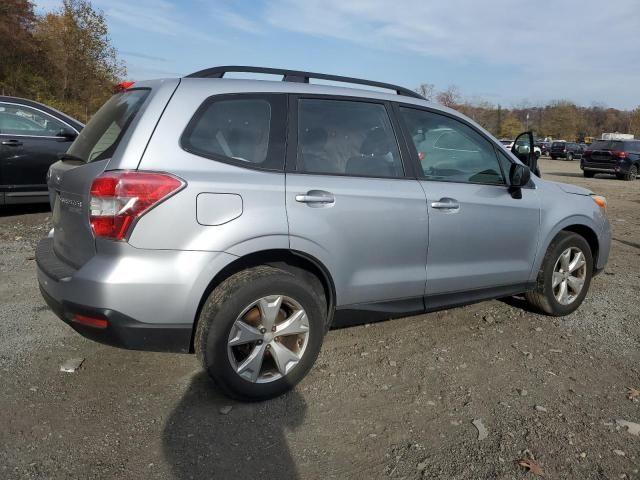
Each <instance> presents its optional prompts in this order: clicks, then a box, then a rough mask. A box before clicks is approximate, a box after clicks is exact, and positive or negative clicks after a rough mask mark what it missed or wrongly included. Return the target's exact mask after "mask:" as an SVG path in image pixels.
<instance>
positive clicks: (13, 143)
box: [2, 139, 22, 147]
mask: <svg viewBox="0 0 640 480" xmlns="http://www.w3.org/2000/svg"><path fill="white" fill-rule="evenodd" d="M2 145H7V146H8V147H20V146H21V145H22V142H21V141H20V140H13V139H12V140H3V141H2Z"/></svg>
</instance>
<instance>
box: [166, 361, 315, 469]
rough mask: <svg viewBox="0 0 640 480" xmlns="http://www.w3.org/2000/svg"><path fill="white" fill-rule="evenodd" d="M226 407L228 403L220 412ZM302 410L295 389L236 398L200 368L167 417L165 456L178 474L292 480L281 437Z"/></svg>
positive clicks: (303, 405) (286, 448) (299, 420)
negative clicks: (265, 397) (257, 398)
mask: <svg viewBox="0 0 640 480" xmlns="http://www.w3.org/2000/svg"><path fill="white" fill-rule="evenodd" d="M225 407H226V408H229V407H232V408H231V410H230V411H228V412H226V411H225V412H226V413H224V414H223V413H222V412H221V409H223V408H225ZM223 411H224V410H223ZM306 411H307V406H306V402H305V400H304V398H303V397H302V396H301V395H300V394H299V393H298V392H296V391H295V390H293V391H291V392H289V393H287V394H285V395H283V396H281V397H278V398H275V399H273V400H269V401H266V402H261V403H239V402H235V401H233V400H230V399H228V398H226V397H224V396H222V394H221V393H220V392H219V391H218V389H216V387H215V385H214V383H213V382H212V381H211V380H210V379H209V377H208V376H207V374H206V373H204V372H202V373H199V374H197V375H196V376H194V377H193V379H192V381H191V384H190V385H189V387H188V388H187V390H186V392H185V394H184V396H183V398H182V399H181V400H180V403H179V404H178V405H177V406H176V408H175V409H174V410H173V412H172V413H171V414H170V416H169V418H168V419H167V422H166V424H165V427H164V431H163V435H162V447H163V453H164V457H165V459H166V460H167V462H168V463H169V464H170V465H171V469H172V471H173V474H174V476H175V478H178V479H193V478H238V479H240V478H287V479H295V478H298V472H297V469H296V466H295V463H294V461H293V458H292V456H291V453H290V451H289V445H288V443H287V438H286V437H287V433H288V432H290V431H292V430H295V429H296V428H297V427H298V426H299V425H301V423H302V421H303V420H304V417H305V415H306Z"/></svg>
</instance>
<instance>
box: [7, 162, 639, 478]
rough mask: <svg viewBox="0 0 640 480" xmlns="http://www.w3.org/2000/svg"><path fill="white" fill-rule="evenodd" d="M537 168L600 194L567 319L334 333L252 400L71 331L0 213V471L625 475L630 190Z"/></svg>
mask: <svg viewBox="0 0 640 480" xmlns="http://www.w3.org/2000/svg"><path fill="white" fill-rule="evenodd" d="M541 169H542V171H543V175H544V176H545V178H548V179H551V180H556V181H562V182H569V183H575V184H578V185H582V186H586V187H588V188H590V189H592V190H594V191H595V192H597V193H601V194H604V195H606V196H607V198H608V200H609V217H610V220H611V223H612V226H613V237H614V241H613V245H612V253H611V257H610V261H609V266H608V268H607V270H606V271H605V272H604V273H603V274H601V275H599V276H598V277H596V278H595V279H594V281H593V283H592V286H591V291H590V293H589V295H588V296H587V299H586V301H585V303H584V305H583V306H582V307H581V308H580V309H579V310H578V311H577V312H575V313H574V314H572V315H570V316H568V317H566V318H562V319H552V318H548V317H544V316H541V315H537V314H533V313H530V312H528V311H526V310H524V309H522V308H521V302H520V301H518V299H510V300H505V301H491V302H483V303H480V304H477V305H472V306H468V307H463V308H456V309H451V310H446V311H442V312H437V313H431V314H428V315H421V316H417V317H410V318H404V319H399V320H393V321H388V322H380V323H376V324H372V325H363V326H359V327H353V328H346V329H340V330H334V331H331V332H330V333H329V334H328V335H327V337H326V339H325V343H324V347H323V351H322V353H321V356H320V358H319V359H318V362H317V364H316V366H315V368H314V369H313V370H312V372H311V373H310V375H309V376H308V377H307V378H306V379H305V380H304V381H303V382H302V383H301V384H300V385H299V386H298V387H297V388H296V390H295V391H293V392H291V393H289V394H287V395H285V396H283V397H281V398H278V399H276V400H272V401H269V402H264V403H260V404H240V403H235V402H231V401H229V400H227V399H226V398H224V397H223V396H221V395H220V394H219V393H218V392H217V391H216V389H215V387H214V386H213V385H212V384H211V383H210V382H209V380H208V379H207V377H206V376H205V375H204V374H203V373H202V372H201V371H200V368H199V366H198V364H197V362H196V359H195V357H193V356H190V355H171V354H156V353H144V352H132V351H125V350H119V349H115V348H111V347H107V346H103V345H99V344H96V343H92V342H90V341H88V340H85V339H84V338H82V337H80V336H79V335H77V334H75V333H74V332H73V331H72V330H71V329H70V328H69V327H67V326H66V325H64V324H63V323H62V322H61V321H59V320H58V319H57V318H55V316H54V315H53V314H52V313H51V312H50V311H49V310H48V309H47V308H46V306H45V304H44V302H43V301H42V299H41V298H40V295H39V292H38V288H37V283H36V279H35V265H34V263H35V262H34V261H33V255H34V247H35V244H36V242H37V241H38V239H39V238H40V237H42V236H44V235H46V233H47V231H48V228H49V226H48V222H49V213H48V212H47V211H46V209H44V208H42V207H22V208H12V209H5V210H3V211H0V372H1V383H2V390H1V391H0V425H1V426H2V428H1V429H0V478H2V479H13V478H42V479H45V478H46V479H49V478H82V479H89V478H109V479H112V478H123V479H124V478H136V477H137V478H161V479H169V478H177V479H192V478H194V479H198V478H248V477H250V476H251V477H258V478H346V477H352V478H393V479H399V478H408V479H414V478H450V479H458V478H460V479H462V478H469V479H472V478H474V479H475V478H498V479H512V478H514V479H519V478H527V477H531V478H533V476H534V474H533V473H531V472H527V469H526V468H524V467H523V466H519V465H518V464H517V463H516V461H517V460H519V459H523V458H524V459H529V460H535V462H536V464H537V465H540V467H541V468H542V469H543V471H544V475H545V478H578V479H587V478H594V479H596V478H597V479H603V478H613V479H617V478H621V479H624V478H629V479H631V478H640V473H639V469H640V435H633V434H632V433H631V430H632V429H633V425H631V429H629V430H628V429H627V426H625V425H626V424H624V423H620V421H623V422H624V421H626V422H636V423H640V402H639V401H638V399H636V400H635V401H634V400H630V399H628V395H627V387H635V388H638V389H640V351H639V348H638V347H639V345H640V307H639V306H638V301H637V297H638V285H639V284H640V239H639V238H638V231H639V226H640V207H639V206H638V204H639V203H640V181H636V182H634V183H631V182H622V181H617V180H615V179H614V178H613V177H607V176H598V177H597V178H595V179H585V178H583V177H582V175H581V173H580V170H579V168H578V165H577V162H572V163H570V162H563V161H551V160H542V162H541ZM72 358H82V359H84V362H83V363H82V366H81V367H80V368H79V369H78V370H77V371H76V372H75V373H63V372H61V371H60V366H61V365H62V364H63V363H64V362H65V361H66V360H69V359H72ZM474 421H475V424H474V423H473V422H474ZM476 425H477V427H476ZM485 435H486V438H483V439H480V438H481V437H484V436H485ZM533 466H534V468H535V465H533Z"/></svg>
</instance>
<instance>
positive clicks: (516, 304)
mask: <svg viewBox="0 0 640 480" xmlns="http://www.w3.org/2000/svg"><path fill="white" fill-rule="evenodd" d="M498 301H499V302H502V303H506V304H507V305H509V306H511V307H513V308H518V309H520V310H524V311H526V312H529V313H540V312H539V311H538V310H536V309H535V308H533V307H532V306H531V305H530V304H529V302H527V300H526V299H525V298H524V295H514V296H512V297H503V298H499V299H498Z"/></svg>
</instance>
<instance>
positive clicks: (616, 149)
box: [580, 140, 640, 180]
mask: <svg viewBox="0 0 640 480" xmlns="http://www.w3.org/2000/svg"><path fill="white" fill-rule="evenodd" d="M580 168H581V169H582V171H583V172H584V176H585V177H587V178H591V177H593V176H594V175H595V174H596V173H612V174H615V175H616V177H618V178H619V179H620V180H635V179H636V177H637V176H638V172H640V140H597V141H595V142H593V143H592V144H591V146H590V147H589V148H587V149H586V150H585V151H584V155H583V156H582V160H581V161H580Z"/></svg>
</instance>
